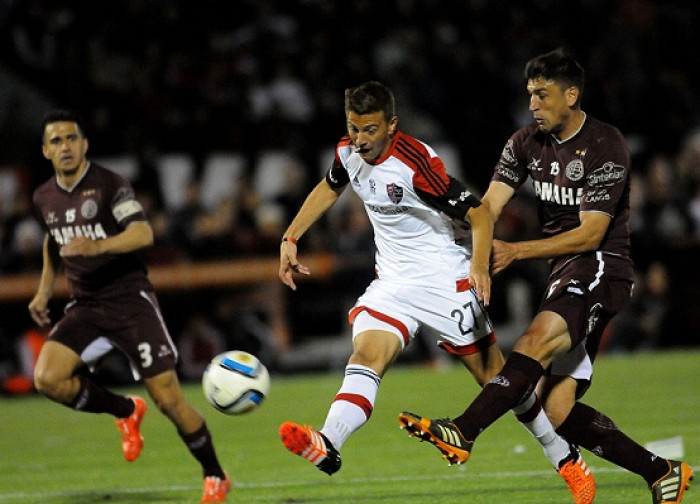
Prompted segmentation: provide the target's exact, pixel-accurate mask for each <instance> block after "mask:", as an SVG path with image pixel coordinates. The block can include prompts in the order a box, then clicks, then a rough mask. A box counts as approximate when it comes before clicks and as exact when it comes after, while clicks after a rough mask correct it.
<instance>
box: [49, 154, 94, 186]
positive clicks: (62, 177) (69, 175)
mask: <svg viewBox="0 0 700 504" xmlns="http://www.w3.org/2000/svg"><path fill="white" fill-rule="evenodd" d="M87 167H88V163H87V161H85V160H83V162H82V163H80V164H79V165H78V167H77V168H76V169H75V170H57V171H56V180H57V181H58V184H59V185H60V186H61V187H63V188H64V189H67V190H70V189H73V187H75V185H76V184H77V183H78V182H80V179H82V178H83V175H85V171H86V170H87Z"/></svg>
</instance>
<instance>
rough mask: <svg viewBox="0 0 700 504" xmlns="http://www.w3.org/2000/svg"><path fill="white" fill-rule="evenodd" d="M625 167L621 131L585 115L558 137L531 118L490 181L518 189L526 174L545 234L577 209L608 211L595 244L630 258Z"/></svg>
mask: <svg viewBox="0 0 700 504" xmlns="http://www.w3.org/2000/svg"><path fill="white" fill-rule="evenodd" d="M629 170H630V154H629V150H628V148H627V144H626V142H625V140H624V137H623V136H622V134H621V133H620V131H619V130H618V129H617V128H615V127H614V126H611V125H609V124H606V123H604V122H602V121H599V120H597V119H595V118H593V117H590V116H586V118H585V120H584V122H583V124H582V125H581V128H580V129H579V131H578V132H577V133H576V134H574V135H573V136H572V137H571V138H569V139H567V140H565V141H563V142H560V141H558V140H557V139H556V138H555V137H554V136H552V135H550V134H548V133H543V132H541V131H539V130H538V128H537V125H535V124H531V125H528V126H525V127H523V128H521V129H519V130H518V131H516V132H515V133H514V134H513V135H512V136H511V137H510V139H509V140H508V142H507V143H506V146H505V148H504V149H503V152H502V153H501V158H500V160H499V162H498V164H497V165H496V169H495V173H494V175H493V178H492V181H496V182H501V183H504V184H507V185H509V186H511V187H513V188H514V189H516V190H517V189H518V188H519V187H520V186H521V185H522V184H523V183H524V182H525V180H526V179H527V178H528V176H529V177H530V178H531V179H532V184H533V188H534V190H535V195H536V198H537V199H538V200H539V203H540V204H539V221H540V226H541V228H542V233H543V235H544V236H545V237H549V236H554V235H557V234H560V233H563V232H565V231H568V230H570V229H573V228H575V227H577V226H578V225H579V224H580V221H579V212H602V213H604V214H607V215H609V216H610V217H611V219H612V220H611V221H610V226H609V228H608V231H607V233H606V234H605V237H604V238H603V240H602V242H601V244H600V247H599V248H598V250H599V251H601V252H603V253H607V254H613V255H616V256H620V257H624V258H627V259H629V257H630V238H629V191H630V177H629ZM568 258H569V256H565V257H563V258H558V259H557V260H556V262H557V263H559V264H560V263H561V261H562V260H563V261H566V260H567V259H568Z"/></svg>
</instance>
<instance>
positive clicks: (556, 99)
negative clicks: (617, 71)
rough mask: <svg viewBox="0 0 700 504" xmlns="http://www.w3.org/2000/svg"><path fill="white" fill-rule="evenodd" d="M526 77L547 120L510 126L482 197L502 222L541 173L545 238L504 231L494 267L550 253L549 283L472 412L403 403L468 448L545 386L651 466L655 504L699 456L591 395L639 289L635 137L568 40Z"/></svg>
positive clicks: (589, 434)
mask: <svg viewBox="0 0 700 504" xmlns="http://www.w3.org/2000/svg"><path fill="white" fill-rule="evenodd" d="M525 77H526V79H527V91H528V93H529V94H530V110H531V111H532V114H533V116H534V119H535V122H534V123H533V124H530V125H528V126H525V127H523V128H521V129H520V130H518V131H516V132H515V133H514V134H513V135H512V136H511V137H510V139H509V140H508V142H507V143H506V146H505V148H504V150H503V152H502V153H501V158H500V160H499V162H498V164H497V165H496V170H495V174H494V176H493V179H492V182H491V184H490V186H489V189H488V191H487V192H486V194H485V195H484V197H483V199H482V201H483V203H484V204H485V205H486V206H487V207H488V209H489V211H490V213H491V216H492V218H493V220H494V222H495V221H496V220H497V219H498V217H499V215H500V214H501V211H502V210H503V208H504V206H505V205H506V204H507V203H508V201H510V199H511V198H512V197H513V195H514V193H515V191H516V190H517V189H518V188H519V187H520V186H521V185H522V184H523V183H524V182H525V180H526V179H527V177H528V176H529V177H530V178H531V179H532V182H533V186H534V189H535V194H536V196H537V198H538V199H539V219H540V225H541V229H542V234H543V238H542V239H537V240H530V241H522V242H515V243H507V242H503V241H499V240H494V242H493V260H492V271H493V273H494V274H496V273H498V272H500V271H502V270H504V269H505V268H507V267H508V266H509V265H510V264H511V263H512V262H513V261H516V260H522V259H548V260H549V261H550V264H551V274H550V277H549V282H548V285H547V288H546V290H545V292H544V295H543V297H542V300H541V302H540V306H539V309H538V312H537V314H536V316H535V318H534V319H533V321H532V322H531V323H530V325H529V327H528V328H527V329H526V330H525V333H524V334H523V335H522V336H521V337H520V339H519V340H518V341H517V342H516V344H515V347H514V348H513V352H512V354H511V355H510V357H509V358H508V359H507V361H506V364H505V366H504V367H503V369H502V370H501V372H500V373H499V374H498V375H497V376H496V377H495V378H494V379H493V380H491V382H490V383H489V384H488V385H486V386H485V387H484V388H483V390H482V392H481V393H480V394H479V395H478V396H477V397H476V399H475V400H474V401H473V402H472V403H471V405H470V406H469V407H468V408H467V410H466V411H465V412H464V413H463V414H462V415H460V416H458V417H457V418H455V419H454V420H452V421H449V420H443V419H441V420H431V419H428V418H423V417H420V416H419V415H414V414H412V413H402V414H401V415H400V422H402V424H410V425H407V428H408V429H409V431H411V432H413V433H415V435H417V436H420V437H421V438H423V439H426V440H429V441H431V442H433V443H437V442H443V443H444V442H446V439H445V437H446V436H445V434H443V433H444V432H446V431H447V432H449V433H450V435H451V436H455V437H456V438H457V439H459V440H460V441H461V443H452V444H454V445H455V446H454V448H453V449H454V450H456V451H459V452H466V453H467V456H468V453H469V452H470V451H471V449H472V445H473V443H474V441H475V440H476V437H477V436H478V435H479V433H480V432H481V431H483V430H484V429H486V428H487V427H488V426H489V425H490V424H491V423H493V422H494V421H495V420H496V419H498V418H499V417H500V416H501V415H503V414H504V413H505V412H507V411H508V410H510V409H512V408H513V407H514V406H517V405H518V403H519V402H520V401H521V400H522V398H523V397H526V396H527V395H529V394H530V392H531V391H532V390H534V389H536V388H537V391H538V394H539V396H540V397H541V399H542V401H543V403H544V406H545V410H546V411H547V414H548V416H549V417H550V419H551V421H552V423H553V424H554V425H555V426H556V427H557V432H558V433H559V434H560V435H562V436H563V437H564V438H566V439H567V440H569V441H570V442H572V443H575V444H577V445H579V446H582V447H584V448H586V449H588V450H590V451H592V452H593V453H595V454H596V455H598V456H600V457H602V458H604V459H606V460H609V461H610V462H613V463H615V464H617V465H619V466H621V467H624V468H625V469H627V470H629V471H631V472H633V473H636V474H639V475H640V476H642V477H643V478H644V480H645V481H646V482H647V484H648V485H649V487H650V488H651V492H652V501H653V503H654V504H661V503H679V502H681V500H682V499H683V494H684V491H685V490H686V488H687V487H688V486H689V481H690V479H692V477H693V472H692V470H691V468H690V466H689V465H688V464H686V463H685V462H679V461H674V460H666V459H664V458H662V457H659V456H657V455H654V454H652V453H650V452H648V451H647V450H646V449H644V448H643V447H642V446H640V445H639V444H637V443H636V442H635V441H633V440H632V439H630V438H629V437H627V436H626V435H625V434H624V433H623V432H621V431H620V430H619V429H618V428H617V426H616V425H615V423H613V421H612V420H610V419H609V418H608V417H607V416H605V415H604V414H603V413H601V412H599V411H597V410H595V409H594V408H592V407H590V406H588V405H586V404H584V403H582V402H580V399H581V398H582V396H583V395H584V393H585V392H586V390H587V389H588V387H589V386H590V384H591V376H592V371H593V369H592V368H593V361H594V359H595V356H596V352H597V349H598V344H599V343H600V338H601V336H602V334H603V330H604V329H605V326H606V325H607V323H608V322H609V321H610V319H611V318H612V317H613V316H614V315H615V314H616V313H618V312H619V311H620V310H621V309H622V308H624V307H625V306H626V305H627V303H628V302H629V298H630V295H631V289H632V281H633V270H632V260H631V258H630V237H629V224H628V220H629V185H630V177H629V170H630V156H629V151H628V148H627V145H626V143H625V140H624V138H623V136H622V134H621V133H620V131H618V130H617V128H615V127H613V126H610V125H609V124H605V123H603V122H601V121H599V120H597V119H595V118H593V117H590V116H587V115H586V113H585V112H583V111H582V110H581V95H582V92H583V84H584V70H583V68H582V67H581V66H580V65H579V64H578V62H576V60H574V59H573V58H572V57H571V56H570V55H569V54H567V53H566V52H565V51H563V50H562V49H557V50H555V51H552V52H550V53H547V54H543V55H540V56H537V57H536V58H534V59H532V60H531V61H530V62H528V63H527V65H526V67H525ZM440 428H442V429H440Z"/></svg>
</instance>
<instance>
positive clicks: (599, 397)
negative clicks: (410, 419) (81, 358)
mask: <svg viewBox="0 0 700 504" xmlns="http://www.w3.org/2000/svg"><path fill="white" fill-rule="evenodd" d="M699 371H700V351H697V350H696V351H690V350H688V351H682V352H680V351H679V352H673V353H654V354H640V355H632V356H602V357H600V358H599V360H598V362H597V363H596V376H595V382H594V385H593V387H592V389H591V391H590V392H589V394H588V395H587V397H586V401H587V402H588V403H589V404H591V405H593V406H595V407H597V408H599V409H600V410H602V411H604V412H606V413H607V414H608V415H609V416H610V417H612V418H613V419H614V420H615V421H616V422H617V424H618V425H619V426H620V427H621V428H622V429H623V430H625V431H626V432H627V433H628V434H629V435H631V436H632V437H634V438H635V439H637V440H638V441H640V442H642V443H646V442H648V441H651V440H658V439H663V438H668V437H672V436H678V435H680V436H683V440H684V443H685V452H686V455H685V460H687V461H688V462H689V463H690V464H691V465H692V466H693V467H694V468H695V469H696V470H697V468H698V466H700V378H699V375H698V372H699ZM340 381H341V375H340V373H333V374H320V375H309V376H295V377H276V376H273V382H272V389H271V393H270V395H269V397H268V399H267V400H266V402H265V404H264V405H263V406H262V407H261V408H260V409H259V410H257V411H255V412H253V413H250V414H248V415H244V416H240V417H227V416H225V415H223V414H220V413H218V412H216V411H215V410H214V409H212V408H211V407H210V406H208V405H206V404H205V402H204V399H203V396H202V394H201V391H200V388H199V386H198V385H197V384H191V385H187V386H186V389H185V393H186V395H187V397H188V399H189V400H190V401H191V402H192V403H193V404H194V405H195V406H196V407H197V408H199V409H200V411H202V412H203V413H204V414H205V416H206V418H207V422H208V424H209V428H210V430H211V431H212V433H213V435H214V441H215V444H216V447H217V450H218V453H219V457H220V459H221V461H222V463H223V464H224V466H225V467H226V468H227V469H228V471H229V473H230V475H231V477H232V479H233V480H234V490H233V493H232V497H231V498H230V499H229V501H230V502H245V503H278V504H283V503H284V504H291V503H329V502H330V503H380V504H399V503H401V504H406V503H416V504H417V503H431V504H432V503H436V504H441V503H444V504H447V503H460V504H463V503H466V502H468V503H469V504H482V503H483V504H486V503H488V504H494V503H495V504H512V503H523V504H526V503H532V504H535V503H537V504H548V503H552V504H553V503H563V502H570V497H569V494H568V491H567V490H566V487H565V486H564V483H563V482H562V481H561V480H560V479H559V477H558V476H557V475H556V473H555V472H554V471H553V470H552V469H551V467H550V466H549V465H548V463H547V461H546V459H545V458H544V456H543V455H542V453H541V451H540V448H539V446H538V445H537V444H536V443H535V441H533V440H532V438H530V437H529V435H528V434H527V432H526V431H525V430H524V429H523V428H522V427H521V426H519V425H518V423H517V422H516V421H515V420H514V419H513V417H512V416H511V415H508V416H506V417H504V418H502V419H501V420H499V421H498V422H496V424H494V425H493V426H492V427H491V428H490V429H488V430H487V431H486V432H484V433H483V434H482V435H481V436H480V438H479V441H478V443H477V445H476V449H475V452H474V455H473V457H472V459H471V460H470V461H469V463H468V464H466V465H464V466H453V467H448V466H447V464H446V463H445V462H444V461H443V460H442V459H441V458H440V457H439V454H438V452H437V450H435V448H433V447H432V446H431V445H429V444H427V443H418V442H417V441H416V440H415V439H409V438H408V437H407V436H406V434H405V433H404V432H403V431H400V430H399V429H398V427H397V425H398V424H397V421H396V416H397V414H398V413H399V411H401V410H403V409H408V410H414V411H417V412H420V413H423V414H426V415H430V416H445V415H456V414H458V413H460V412H461V411H462V410H463V409H464V407H465V406H466V404H467V401H468V400H469V399H471V398H472V397H473V396H474V395H475V394H476V392H477V387H476V385H474V384H473V382H472V380H471V378H468V376H467V374H466V372H465V371H463V370H462V369H461V368H460V367H459V366H455V367H452V368H448V369H446V370H440V371H437V370H432V369H427V368H423V367H408V366H399V367H396V368H394V369H392V370H391V371H390V372H389V373H388V374H387V376H386V377H385V379H384V381H383V383H382V387H381V389H380V391H379V397H378V400H377V404H376V408H375V411H374V414H373V417H372V419H371V421H370V422H369V423H368V424H367V425H365V426H364V427H363V428H362V429H361V430H360V431H358V432H357V433H356V434H355V435H354V436H353V437H352V438H351V439H350V440H349V441H348V442H347V443H346V445H345V446H344V447H343V468H342V470H341V471H340V472H339V473H337V474H336V475H334V476H333V477H328V476H326V475H325V474H323V473H321V472H320V471H318V470H316V469H314V468H312V467H311V466H310V464H309V463H308V462H306V461H304V460H302V459H301V458H299V457H295V456H293V455H291V454H289V453H287V452H286V451H285V449H284V448H283V447H282V445H281V443H280V442H279V439H278V435H277V428H278V426H279V424H280V423H281V422H283V421H285V420H294V421H297V422H300V423H310V424H314V425H319V424H320V423H322V421H323V419H324V417H325V413H326V410H327V407H328V404H329V401H330V400H331V399H332V397H333V396H334V394H335V393H336V391H337V389H338V387H339V385H340ZM122 391H123V392H137V393H143V390H142V389H141V388H140V387H128V388H126V389H122ZM149 405H151V406H152V403H150V402H149ZM142 432H143V434H144V437H145V438H146V444H145V447H144V451H143V453H142V454H141V457H140V458H139V459H138V460H137V461H136V462H133V463H131V464H129V463H126V462H124V461H123V459H122V456H121V451H120V448H119V435H118V433H117V431H116V429H115V427H114V425H113V420H112V418H110V417H109V416H107V415H91V414H81V413H76V412H74V411H71V410H69V409H67V408H64V407H60V406H58V405H55V404H53V403H50V402H49V401H48V400H46V399H44V398H42V397H39V396H28V397H20V398H0V503H3V504H4V503H20V502H21V503H42V504H44V503H58V504H63V503H66V504H67V503H71V504H88V503H90V504H93V503H100V502H109V503H120V504H124V503H130V504H131V503H133V504H136V503H144V502H157V503H173V504H180V503H194V502H198V501H199V496H200V492H201V478H200V474H199V469H198V466H197V464H196V463H195V462H194V460H193V459H192V458H191V457H190V456H189V454H188V453H187V452H186V449H185V447H184V445H183V444H182V443H181V442H180V439H179V437H178V436H177V434H176V433H175V431H174V428H173V427H172V425H171V424H170V423H169V422H168V421H167V420H166V419H165V418H164V417H163V416H162V415H160V414H159V413H158V412H157V411H155V409H153V408H151V411H150V412H149V414H148V415H147V416H146V419H145V420H144V423H143V425H142ZM584 456H585V457H586V461H587V462H588V464H589V465H590V466H592V467H593V470H594V472H595V473H596V480H597V483H598V493H597V498H596V502H597V503H600V504H630V503H639V502H642V503H644V502H649V501H650V497H649V492H648V490H647V489H646V486H645V484H644V482H643V480H642V479H641V478H639V477H638V476H636V475H633V474H631V473H628V472H626V471H623V470H621V469H619V468H616V467H615V466H613V465H611V464H609V463H607V462H605V461H603V460H601V459H599V458H597V457H595V456H594V455H592V454H591V453H587V452H584ZM693 490H694V491H693ZM694 502H695V503H700V491H698V489H691V491H690V492H689V493H688V494H687V496H686V498H685V499H684V504H692V503H694Z"/></svg>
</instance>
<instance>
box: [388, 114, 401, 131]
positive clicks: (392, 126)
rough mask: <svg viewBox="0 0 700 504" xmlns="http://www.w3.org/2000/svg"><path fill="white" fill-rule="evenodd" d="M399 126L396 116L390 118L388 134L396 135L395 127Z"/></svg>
mask: <svg viewBox="0 0 700 504" xmlns="http://www.w3.org/2000/svg"><path fill="white" fill-rule="evenodd" d="M398 124H399V118H398V117H397V116H394V117H392V118H391V120H390V121H389V134H390V135H393V134H394V133H396V127H397V125H398Z"/></svg>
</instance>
